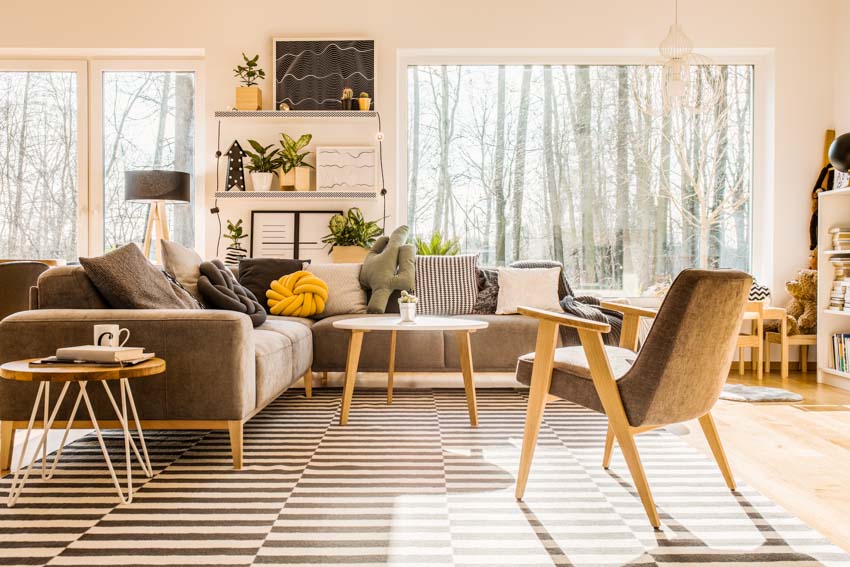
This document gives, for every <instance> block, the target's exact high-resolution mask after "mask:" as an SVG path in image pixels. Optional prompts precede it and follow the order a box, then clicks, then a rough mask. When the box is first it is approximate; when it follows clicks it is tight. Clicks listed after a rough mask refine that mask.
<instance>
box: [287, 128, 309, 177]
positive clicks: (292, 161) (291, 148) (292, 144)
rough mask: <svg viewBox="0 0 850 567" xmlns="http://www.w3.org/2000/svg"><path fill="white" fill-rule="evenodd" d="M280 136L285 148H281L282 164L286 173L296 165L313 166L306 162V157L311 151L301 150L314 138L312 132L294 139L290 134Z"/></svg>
mask: <svg viewBox="0 0 850 567" xmlns="http://www.w3.org/2000/svg"><path fill="white" fill-rule="evenodd" d="M280 137H281V140H280V145H281V147H282V148H283V149H282V150H280V154H281V166H282V167H283V172H284V173H289V171H290V170H292V169H294V168H296V167H302V166H303V167H313V166H312V165H310V164H309V163H305V162H304V158H306V157H307V156H308V155H310V152H301V150H303V149H304V148H305V147H307V145H308V144H309V143H310V141H311V140H312V139H313V135H312V134H304V135H303V136H301V137H300V138H298V140H294V139H293V138H292V137H291V136H290V135H289V134H281V135H280Z"/></svg>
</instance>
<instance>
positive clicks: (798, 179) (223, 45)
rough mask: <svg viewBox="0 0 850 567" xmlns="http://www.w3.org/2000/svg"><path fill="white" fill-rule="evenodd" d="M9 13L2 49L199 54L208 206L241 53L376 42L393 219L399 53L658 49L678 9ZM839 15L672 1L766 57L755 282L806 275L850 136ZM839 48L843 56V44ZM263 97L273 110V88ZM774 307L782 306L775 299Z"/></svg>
mask: <svg viewBox="0 0 850 567" xmlns="http://www.w3.org/2000/svg"><path fill="white" fill-rule="evenodd" d="M237 7H238V9H237ZM3 12H4V13H3V18H2V19H0V49H3V48H7V49H8V48H200V49H203V50H204V53H205V61H206V73H205V82H206V84H205V85H203V86H204V88H205V100H206V115H207V117H208V122H207V124H206V134H205V139H206V147H205V148H203V149H202V154H201V157H202V158H204V159H206V160H207V161H206V164H207V172H208V175H207V195H208V198H211V193H212V191H213V189H214V179H215V176H214V159H213V152H214V151H215V128H214V125H215V123H214V119H213V118H212V113H213V111H214V110H215V109H223V108H225V107H226V106H228V105H231V104H232V103H233V87H234V79H233V78H232V73H231V69H232V68H233V66H234V65H235V64H236V63H238V61H239V60H240V55H239V54H240V52H242V51H245V52H248V53H255V52H259V53H261V54H262V60H263V63H264V64H265V66H266V69H267V70H269V69H270V65H271V38H272V37H274V36H292V37H297V36H301V37H316V36H323V35H324V36H332V37H341V36H353V37H361V36H362V37H368V38H374V39H375V41H376V48H377V56H376V57H377V61H376V64H377V70H376V73H377V78H378V85H377V88H376V94H375V98H376V102H377V106H378V109H379V110H380V111H381V113H382V114H383V116H384V120H385V124H384V131H385V132H386V133H387V143H386V144H385V146H386V154H385V158H386V160H387V176H388V183H389V186H390V191H391V193H390V198H389V201H388V205H389V211H390V212H393V211H394V204H395V201H394V193H395V191H396V190H398V189H401V188H402V187H399V186H398V185H397V183H396V180H395V174H396V167H395V162H396V160H397V159H398V157H399V156H397V155H396V151H395V143H394V142H395V137H396V133H397V120H396V118H397V117H396V106H395V100H394V98H395V96H394V95H395V85H396V78H397V77H396V57H397V52H398V51H397V50H398V49H402V48H406V49H416V48H537V49H544V48H545V49H551V48H582V49H588V50H593V49H597V50H598V49H610V50H613V51H614V52H616V51H618V50H627V49H647V48H655V47H656V46H657V44H658V42H659V41H660V40H661V38H663V37H664V35H665V34H666V31H667V26H668V25H669V23H670V19H671V15H672V14H671V13H672V0H607V1H604V2H602V1H595V2H591V1H589V0H558V1H552V0H525V1H524V2H521V3H517V2H511V1H507V0H486V1H485V0H453V1H447V0H432V1H431V2H412V1H410V0H360V1H359V2H351V1H350V0H347V1H340V0H321V1H319V2H312V3H300V4H299V3H281V2H272V1H268V0H255V1H254V2H251V3H247V4H238V3H233V2H227V1H225V0H147V1H145V2H115V1H114V0H110V1H107V0H86V1H85V2H67V1H59V0H44V1H42V2H31V1H24V0H11V4H10V3H9V1H8V0H7V2H5V3H4V7H3ZM844 12H848V7H847V5H846V3H845V2H844V1H843V0H781V1H777V0H714V1H712V2H702V1H699V0H680V19H681V21H682V23H683V25H684V27H685V29H686V31H687V32H688V33H689V34H690V35H691V37H692V38H693V40H694V42H695V43H696V44H697V45H698V46H699V47H703V48H726V49H733V50H734V49H736V48H750V49H751V48H767V49H770V50H772V54H773V63H774V77H773V79H772V82H773V84H770V85H766V88H768V90H770V91H772V93H773V94H774V95H775V104H774V105H773V106H772V107H770V106H768V107H764V108H763V110H764V111H767V112H768V115H767V116H766V125H767V127H768V132H769V136H768V138H767V139H766V140H764V148H765V150H766V153H765V155H766V159H767V161H766V163H765V168H764V171H758V172H757V174H758V175H760V176H761V179H762V180H763V181H764V182H766V183H767V185H768V187H767V190H768V195H769V196H770V197H771V198H769V199H768V200H767V201H766V202H765V206H766V208H767V210H766V211H764V212H765V215H764V217H765V219H768V220H772V222H765V223H763V224H762V226H761V229H762V230H764V231H765V233H764V236H765V243H766V244H768V246H767V256H766V258H765V260H766V261H765V262H764V265H765V266H768V267H772V273H769V268H765V269H762V270H759V271H761V272H763V273H760V274H758V275H759V276H761V277H762V278H765V279H766V281H767V282H769V283H770V285H771V287H772V288H773V289H775V290H777V291H779V290H781V289H782V288H783V282H784V281H785V280H786V279H788V278H789V277H790V276H791V275H792V274H793V273H794V272H795V271H796V270H797V269H798V268H800V267H803V266H805V265H806V259H807V255H808V237H807V230H808V218H809V190H810V189H811V186H812V184H813V183H814V181H815V178H816V175H817V173H818V171H819V168H820V165H821V164H820V161H821V151H822V150H821V148H822V144H823V134H824V130H826V129H827V128H831V127H834V121H835V120H834V119H836V118H839V119H840V121H842V122H843V123H844V125H845V126H844V127H845V129H847V128H850V109H845V108H842V109H841V110H842V112H841V113H840V114H839V113H838V112H837V111H836V109H837V107H838V106H839V105H838V104H837V101H836V100H835V99H836V97H835V92H836V90H837V89H836V88H835V87H834V80H833V77H834V76H836V75H837V74H836V73H834V71H833V69H834V65H833V63H836V64H837V63H842V61H841V59H840V58H838V59H834V57H833V49H834V47H835V46H834V43H835V42H836V41H837V40H835V39H833V37H834V36H839V37H841V36H844V37H846V35H847V34H846V32H844V31H843V30H841V29H840V28H839V22H846V21H847V18H846V16H847V15H848V14H846V13H845V14H844V16H845V17H840V14H839V13H844ZM841 42H842V44H844V43H848V42H847V41H844V40H841ZM846 47H847V52H850V45H847V46H846ZM7 53H8V51H7ZM841 81H842V83H841V84H843V83H844V82H846V81H848V80H845V79H844V78H841ZM263 91H264V95H265V98H266V101H265V102H266V106H267V107H268V106H270V104H271V102H270V99H271V96H270V93H271V80H270V79H269V80H268V81H267V83H266V85H264V88H263ZM843 92H850V88H844V89H843ZM757 96H760V93H757ZM364 135H365V134H364ZM240 136H242V135H240ZM223 138H225V139H226V136H225V135H223ZM230 139H232V137H230ZM227 141H228V142H229V141H230V140H229V139H228V140H227ZM319 141H320V142H321V143H325V142H336V141H337V140H319ZM402 157H403V156H402ZM314 206H315V205H314ZM269 208H276V207H274V206H272V207H269ZM277 208H280V207H277ZM317 208H323V207H322V206H321V205H320V206H317ZM368 212H369V213H371V214H373V215H374V214H376V213H378V212H379V204H378V203H374V204H372V206H371V208H369V210H368ZM206 219H207V221H208V222H207V234H208V235H214V234H215V233H216V231H217V225H215V223H214V219H213V218H212V217H210V216H206ZM392 224H393V221H392V220H391V221H390V222H389V225H392ZM757 229H759V227H757ZM214 249H215V244H214V242H213V239H212V238H208V239H207V243H206V251H207V253H208V254H209V253H211V252H212V251H214ZM777 300H778V301H783V300H784V297H783V296H782V295H779V297H777Z"/></svg>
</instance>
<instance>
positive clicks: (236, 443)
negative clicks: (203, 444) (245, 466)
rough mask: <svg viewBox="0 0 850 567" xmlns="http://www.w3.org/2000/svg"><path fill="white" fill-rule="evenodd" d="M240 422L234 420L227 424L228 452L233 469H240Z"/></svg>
mask: <svg viewBox="0 0 850 567" xmlns="http://www.w3.org/2000/svg"><path fill="white" fill-rule="evenodd" d="M242 425H243V424H242V421H240V420H234V421H228V422H227V429H228V430H229V431H230V452H231V453H232V454H233V468H234V469H236V470H239V469H241V468H242Z"/></svg>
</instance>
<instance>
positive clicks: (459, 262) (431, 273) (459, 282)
mask: <svg viewBox="0 0 850 567" xmlns="http://www.w3.org/2000/svg"><path fill="white" fill-rule="evenodd" d="M477 263H478V256H477V255H476V254H464V255H459V256H417V257H416V295H417V297H419V304H418V307H417V311H418V312H419V313H422V314H423V315H466V314H469V313H472V308H473V306H474V305H475V299H476V297H477V296H478V286H477V283H476V277H477V275H476V265H477Z"/></svg>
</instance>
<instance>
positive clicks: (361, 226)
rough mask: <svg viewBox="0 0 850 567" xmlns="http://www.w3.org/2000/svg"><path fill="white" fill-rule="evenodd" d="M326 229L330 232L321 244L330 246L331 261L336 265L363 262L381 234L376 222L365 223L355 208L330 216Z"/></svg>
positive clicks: (358, 210) (361, 214)
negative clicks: (342, 213)
mask: <svg viewBox="0 0 850 567" xmlns="http://www.w3.org/2000/svg"><path fill="white" fill-rule="evenodd" d="M328 229H329V230H330V231H331V232H330V234H328V235H327V236H325V237H324V238H323V239H322V242H324V243H325V244H330V245H331V260H333V262H334V263H337V264H358V263H360V262H363V260H364V259H365V258H366V254H368V253H369V248H371V247H372V245H373V244H374V243H375V240H377V238H378V237H379V236H380V235H381V233H382V232H383V230H381V227H380V226H378V223H377V221H367V220H366V219H365V218H363V213H362V212H361V211H360V209H358V208H357V207H352V208H350V209H348V212H347V213H346V214H344V215H339V214H337V215H334V216H332V217H331V220H330V222H329V223H328Z"/></svg>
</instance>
